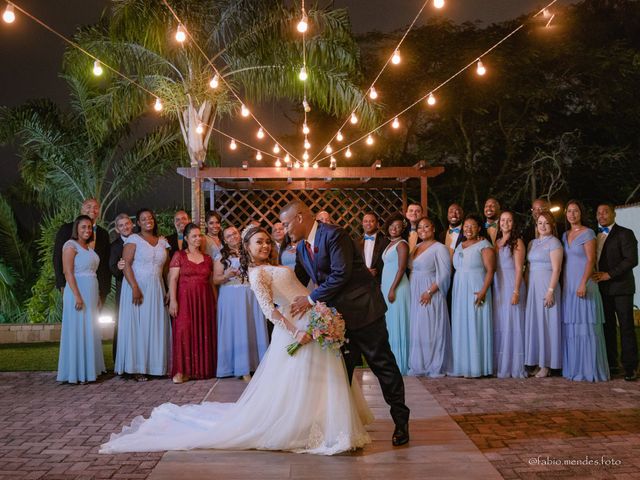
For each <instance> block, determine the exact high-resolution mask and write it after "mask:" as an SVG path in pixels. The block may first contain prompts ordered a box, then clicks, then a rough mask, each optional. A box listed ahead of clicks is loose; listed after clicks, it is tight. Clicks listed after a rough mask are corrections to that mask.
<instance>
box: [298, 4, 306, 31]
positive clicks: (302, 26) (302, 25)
mask: <svg viewBox="0 0 640 480" xmlns="http://www.w3.org/2000/svg"><path fill="white" fill-rule="evenodd" d="M296 28H297V29H298V31H299V32H300V33H304V32H306V31H307V28H309V19H308V18H307V12H305V11H304V8H303V9H302V18H301V19H300V21H299V22H298V25H297V26H296Z"/></svg>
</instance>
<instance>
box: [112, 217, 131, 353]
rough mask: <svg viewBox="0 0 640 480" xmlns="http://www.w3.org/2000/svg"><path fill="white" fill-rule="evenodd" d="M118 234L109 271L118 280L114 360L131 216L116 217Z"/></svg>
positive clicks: (113, 245)
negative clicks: (124, 258) (123, 254)
mask: <svg viewBox="0 0 640 480" xmlns="http://www.w3.org/2000/svg"><path fill="white" fill-rule="evenodd" d="M115 224H116V234H117V235H118V237H117V238H116V239H115V240H114V241H113V242H111V254H110V255H109V270H111V274H112V275H113V277H114V278H115V279H116V311H115V315H114V317H113V318H114V325H113V358H116V352H117V350H118V314H119V311H118V309H119V308H120V291H121V290H122V279H123V278H124V273H123V271H124V260H123V259H122V249H123V248H124V241H125V240H126V239H127V237H128V236H129V235H131V233H132V232H133V222H132V221H131V218H129V215H127V214H126V213H121V214H119V215H118V216H117V217H116V220H115Z"/></svg>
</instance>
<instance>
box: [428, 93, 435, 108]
mask: <svg viewBox="0 0 640 480" xmlns="http://www.w3.org/2000/svg"><path fill="white" fill-rule="evenodd" d="M427 104H428V105H431V106H433V105H435V104H436V97H435V96H434V95H433V93H430V94H429V97H428V98H427Z"/></svg>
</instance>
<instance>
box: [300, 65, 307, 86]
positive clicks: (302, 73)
mask: <svg viewBox="0 0 640 480" xmlns="http://www.w3.org/2000/svg"><path fill="white" fill-rule="evenodd" d="M298 78H299V79H300V80H302V81H303V82H304V81H306V80H307V78H308V76H307V69H306V68H305V67H302V68H301V69H300V73H299V74H298Z"/></svg>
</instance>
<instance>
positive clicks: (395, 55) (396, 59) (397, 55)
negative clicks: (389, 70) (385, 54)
mask: <svg viewBox="0 0 640 480" xmlns="http://www.w3.org/2000/svg"><path fill="white" fill-rule="evenodd" d="M400 60H401V59H400V50H396V51H395V52H393V56H392V57H391V63H393V64H394V65H398V64H399V63H400Z"/></svg>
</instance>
